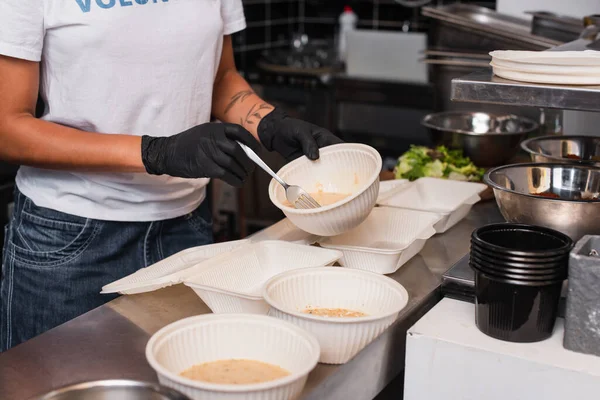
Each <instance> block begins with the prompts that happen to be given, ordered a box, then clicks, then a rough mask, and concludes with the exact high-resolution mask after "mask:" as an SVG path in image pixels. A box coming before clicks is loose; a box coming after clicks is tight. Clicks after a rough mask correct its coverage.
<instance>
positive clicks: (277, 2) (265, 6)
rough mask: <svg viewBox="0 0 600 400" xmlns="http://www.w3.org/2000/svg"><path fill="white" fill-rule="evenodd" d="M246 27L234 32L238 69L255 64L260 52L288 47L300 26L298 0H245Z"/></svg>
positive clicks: (244, 68)
mask: <svg viewBox="0 0 600 400" xmlns="http://www.w3.org/2000/svg"><path fill="white" fill-rule="evenodd" d="M243 3H244V13H245V14H246V23H247V28H246V29H245V30H244V31H242V32H239V33H236V34H234V35H233V49H234V55H235V59H236V64H237V66H238V68H239V69H240V70H242V71H245V70H247V69H248V67H249V66H251V65H254V63H255V62H256V59H258V57H260V54H261V52H263V51H264V50H268V49H272V48H281V47H287V46H288V44H289V38H290V37H291V35H292V33H293V32H295V31H296V29H297V26H296V25H297V21H298V13H299V11H298V9H299V6H300V1H299V0H243Z"/></svg>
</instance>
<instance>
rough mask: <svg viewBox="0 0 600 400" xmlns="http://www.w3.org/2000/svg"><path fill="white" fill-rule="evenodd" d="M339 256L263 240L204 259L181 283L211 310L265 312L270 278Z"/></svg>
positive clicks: (335, 259)
mask: <svg viewBox="0 0 600 400" xmlns="http://www.w3.org/2000/svg"><path fill="white" fill-rule="evenodd" d="M341 257H342V253H341V252H339V251H337V250H329V249H322V248H319V247H311V246H306V245H300V244H294V243H288V242H282V241H277V240H273V241H264V242H259V243H253V244H250V245H247V246H244V247H240V248H238V249H237V250H234V251H232V252H230V253H227V254H223V255H221V256H219V257H215V258H213V259H211V260H208V261H206V262H205V263H203V264H202V270H201V272H199V273H198V274H196V275H194V276H191V277H189V278H186V279H185V281H184V283H185V285H186V286H189V287H191V288H192V289H193V290H194V292H196V294H197V295H198V296H199V297H200V298H201V299H202V301H204V302H205V303H206V305H207V306H208V307H210V309H211V310H212V312H214V313H252V314H266V313H267V312H268V311H269V306H268V304H267V303H265V301H264V299H263V297H262V288H263V285H264V284H265V282H266V281H268V280H269V279H270V278H271V277H273V276H275V275H277V274H279V273H282V272H285V271H289V270H292V269H298V268H308V267H323V266H325V265H332V264H333V263H334V262H335V261H337V260H339V259H340V258H341Z"/></svg>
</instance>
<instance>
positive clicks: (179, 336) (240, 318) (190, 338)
mask: <svg viewBox="0 0 600 400" xmlns="http://www.w3.org/2000/svg"><path fill="white" fill-rule="evenodd" d="M319 353H320V349H319V343H318V342H317V340H316V339H315V337H314V336H312V335H311V334H309V333H308V332H305V331H303V330H302V329H300V328H298V327H296V326H294V325H292V324H289V323H287V322H285V321H279V320H277V319H275V318H270V317H267V316H259V315H237V314H228V315H214V314H208V315H201V316H197V317H190V318H186V319H182V320H180V321H177V322H175V323H172V324H170V325H167V326H166V327H164V328H162V329H161V330H159V331H158V332H156V333H155V334H154V335H153V336H152V337H151V338H150V340H149V341H148V344H147V345H146V359H147V360H148V363H149V364H150V366H151V367H152V368H153V369H154V370H155V371H156V374H157V375H158V380H159V382H160V383H161V384H162V385H164V386H168V387H171V388H173V389H176V390H179V391H180V392H181V393H183V394H185V395H187V396H189V397H190V398H192V399H195V400H242V399H243V400H275V399H281V400H287V399H290V400H291V399H296V398H297V397H298V396H299V395H300V393H301V392H302V389H303V388H304V385H305V384H306V379H307V377H308V374H309V373H310V371H312V370H313V369H314V368H315V366H316V365H317V361H318V359H319ZM228 359H249V360H257V361H262V362H266V363H269V364H274V365H278V366H280V367H281V368H284V369H286V370H287V371H289V372H290V375H289V376H286V377H284V378H281V379H276V380H273V381H270V382H264V383H257V384H247V385H225V384H214V383H206V382H200V381H194V380H191V379H187V378H184V377H182V376H180V375H179V374H180V373H181V372H183V371H185V370H186V369H188V368H190V367H192V366H194V365H197V364H202V363H206V362H211V361H218V360H228Z"/></svg>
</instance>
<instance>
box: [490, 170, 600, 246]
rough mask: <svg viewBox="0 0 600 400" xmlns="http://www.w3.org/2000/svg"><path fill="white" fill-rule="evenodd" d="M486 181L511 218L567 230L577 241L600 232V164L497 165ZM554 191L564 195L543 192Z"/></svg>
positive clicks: (505, 213)
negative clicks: (598, 166) (551, 194)
mask: <svg viewBox="0 0 600 400" xmlns="http://www.w3.org/2000/svg"><path fill="white" fill-rule="evenodd" d="M484 182H485V183H486V184H488V185H490V186H491V187H492V188H493V189H494V194H495V196H496V202H497V203H498V207H499V208H500V212H501V213H502V216H503V217H504V219H505V220H506V221H507V222H513V223H520V224H530V225H538V226H543V227H547V228H551V229H555V230H557V231H560V232H563V233H565V234H567V235H569V236H570V237H571V239H573V240H574V241H577V240H579V239H580V238H581V237H582V236H584V235H597V234H600V201H598V200H596V199H597V198H598V197H600V168H595V167H590V166H579V165H571V164H541V163H540V164H515V165H506V166H503V167H498V168H494V169H492V170H490V171H488V172H487V173H486V175H485V176H484ZM548 191H550V192H552V193H553V194H556V195H558V196H560V198H548V197H543V196H540V195H539V194H540V193H544V192H548Z"/></svg>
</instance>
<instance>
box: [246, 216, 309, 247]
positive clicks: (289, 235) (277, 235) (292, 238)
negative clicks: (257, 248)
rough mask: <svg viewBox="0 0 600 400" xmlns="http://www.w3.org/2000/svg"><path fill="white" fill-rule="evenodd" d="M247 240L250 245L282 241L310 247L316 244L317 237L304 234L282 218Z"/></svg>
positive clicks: (286, 219)
mask: <svg viewBox="0 0 600 400" xmlns="http://www.w3.org/2000/svg"><path fill="white" fill-rule="evenodd" d="M249 240H250V241H251V242H252V243H257V242H262V241H265V240H283V241H285V242H292V243H297V244H306V245H311V244H315V243H317V241H318V240H319V237H318V236H316V235H313V234H310V233H308V232H304V231H303V230H302V229H300V228H298V227H297V226H296V225H294V224H293V223H292V221H290V220H289V219H288V218H284V219H282V220H281V221H279V222H277V223H276V224H274V225H271V226H270V227H268V228H266V229H264V230H262V231H260V232H258V233H256V234H254V235H252V236H251V237H250V238H249Z"/></svg>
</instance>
